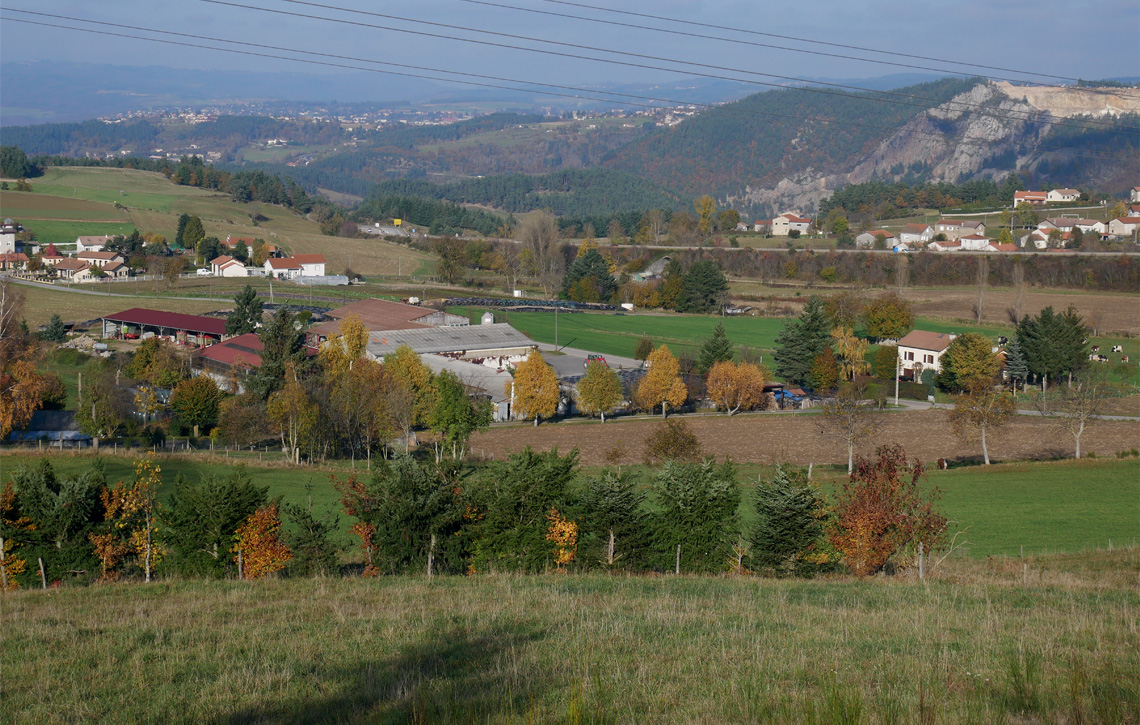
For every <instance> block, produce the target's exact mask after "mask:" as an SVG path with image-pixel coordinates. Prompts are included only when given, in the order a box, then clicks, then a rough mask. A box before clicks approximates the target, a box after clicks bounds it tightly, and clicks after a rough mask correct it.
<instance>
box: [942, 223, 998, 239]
mask: <svg viewBox="0 0 1140 725" xmlns="http://www.w3.org/2000/svg"><path fill="white" fill-rule="evenodd" d="M934 233H935V235H938V234H945V235H946V238H947V239H951V240H953V239H958V238H959V237H964V236H967V235H969V234H985V233H986V225H985V223H984V222H976V221H972V220H963V219H939V220H938V223H937V224H935V225H934Z"/></svg>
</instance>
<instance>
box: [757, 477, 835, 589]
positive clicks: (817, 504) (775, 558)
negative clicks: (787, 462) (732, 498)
mask: <svg viewBox="0 0 1140 725" xmlns="http://www.w3.org/2000/svg"><path fill="white" fill-rule="evenodd" d="M753 503H754V505H755V508H756V523H755V525H754V526H753V528H752V535H751V543H752V560H753V561H754V562H756V564H757V565H758V566H761V567H764V568H767V569H775V570H776V571H781V572H787V573H791V574H798V573H803V572H805V571H807V570H810V569H811V568H812V565H811V564H810V562H809V561H808V560H807V556H808V555H809V554H810V553H811V551H812V549H813V548H814V547H815V545H816V544H817V543H819V540H820V539H821V537H822V536H823V525H822V521H823V517H822V515H821V513H822V508H823V501H822V499H821V498H820V495H819V492H818V490H817V489H815V488H813V487H812V486H811V484H809V483H808V481H807V476H806V475H804V473H803V472H802V471H799V470H795V469H789V468H786V467H784V466H783V465H779V464H777V466H776V473H775V475H773V476H772V478H771V479H769V480H767V481H761V482H759V483H758V484H757V486H756V491H755V493H754V494H753Z"/></svg>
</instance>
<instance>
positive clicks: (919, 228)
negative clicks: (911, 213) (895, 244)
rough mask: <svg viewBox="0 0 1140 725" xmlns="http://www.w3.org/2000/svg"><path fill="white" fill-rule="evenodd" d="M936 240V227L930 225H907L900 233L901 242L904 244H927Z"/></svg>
mask: <svg viewBox="0 0 1140 725" xmlns="http://www.w3.org/2000/svg"><path fill="white" fill-rule="evenodd" d="M931 239H934V227H933V226H932V225H930V224H907V225H906V226H904V227H903V228H902V231H901V232H899V241H900V242H902V243H903V244H915V243H922V244H925V243H926V242H929V241H930V240H931Z"/></svg>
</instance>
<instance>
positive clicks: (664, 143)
mask: <svg viewBox="0 0 1140 725" xmlns="http://www.w3.org/2000/svg"><path fill="white" fill-rule="evenodd" d="M976 83H977V80H976V79H971V80H967V79H957V78H945V79H942V80H939V81H933V82H930V83H923V84H920V85H916V86H908V87H906V88H900V89H898V91H897V92H899V93H907V94H912V95H916V96H924V97H929V98H932V99H935V100H934V101H930V102H921V101H916V100H913V99H903V100H906V101H907V103H914V104H917V105H913V106H912V105H896V104H890V103H881V102H878V101H876V100H873V99H879V98H882V97H883V96H882V94H880V93H858V94H856V93H850V94H848V93H839V92H836V93H835V94H821V93H814V92H812V91H808V90H801V89H793V90H780V91H769V92H765V93H757V94H755V95H752V96H749V97H747V98H744V99H742V100H740V101H737V102H735V103H730V104H726V105H724V106H720V107H718V108H716V109H713V110H710V111H706V112H704V113H701V114H699V115H697V116H696V117H694V118H692V119H690V120H688V121H685V122H683V123H681V124H679V125H677V126H674V127H671V128H666V129H661V130H659V131H657V132H656V133H653V134H651V135H649V136H648V137H646V138H643V139H639V140H637V141H634V142H632V143H630V144H629V145H627V146H626V147H624V148H623V149H621V150H620V151H617V152H615V153H614V154H613V155H612V156H611V157H610V158H609V159H607V160H606V161H605V166H606V167H607V168H611V169H616V170H621V171H626V172H628V173H631V174H636V175H638V176H641V177H643V178H646V179H649V180H651V181H654V182H656V183H658V184H661V185H663V186H667V187H669V188H671V189H675V190H677V191H678V192H683V193H685V194H688V195H693V196H695V195H700V194H706V193H707V194H713V195H714V196H718V197H723V196H725V195H727V194H730V193H735V192H737V191H739V190H740V189H741V187H743V186H745V185H761V184H775V183H776V182H778V181H780V180H781V179H783V178H785V177H788V176H791V175H794V174H796V173H797V172H801V171H805V170H807V169H809V168H810V169H815V170H816V171H821V172H824V173H827V172H834V171H845V170H848V169H849V168H851V167H852V166H854V165H855V163H857V162H858V161H859V160H860V159H861V158H862V157H863V156H864V155H866V153H867V152H868V150H869V149H870V148H871V147H873V146H874V145H875V144H877V143H878V142H879V141H881V140H883V139H884V138H886V137H888V136H889V135H890V134H891V133H892V132H893V131H894V130H896V129H897V128H898V127H899V126H901V125H902V124H903V123H905V122H906V121H907V120H908V119H909V118H911V117H913V116H914V115H916V114H917V113H919V112H921V111H922V110H923V109H924V108H930V107H934V106H937V105H938V104H939V103H941V102H944V101H946V100H949V99H950V98H952V97H953V96H955V95H957V94H959V93H962V92H963V91H965V90H967V89H968V88H970V87H971V86H972V85H974V84H976ZM804 119H813V120H804ZM830 120H834V121H843V122H845V123H826V121H830ZM851 124H860V125H851Z"/></svg>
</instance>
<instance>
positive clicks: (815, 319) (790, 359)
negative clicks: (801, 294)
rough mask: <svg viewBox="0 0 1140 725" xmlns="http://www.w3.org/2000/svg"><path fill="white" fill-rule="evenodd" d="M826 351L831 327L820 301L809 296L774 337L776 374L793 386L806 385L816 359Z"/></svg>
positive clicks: (829, 343) (829, 344)
mask: <svg viewBox="0 0 1140 725" xmlns="http://www.w3.org/2000/svg"><path fill="white" fill-rule="evenodd" d="M829 347H831V325H830V322H829V321H828V319H827V311H826V310H825V309H824V306H823V301H822V300H821V299H820V298H819V297H817V296H814V295H813V296H812V297H811V298H810V299H809V300H808V301H807V304H806V305H804V309H803V312H802V313H800V316H799V317H798V318H797V319H795V320H790V321H789V322H788V323H787V324H786V325H784V329H783V330H781V331H780V334H779V335H778V336H777V337H776V354H775V356H774V357H775V360H776V374H777V375H779V376H780V377H782V378H784V379H785V380H787V381H788V382H791V383H795V384H797V385H802V384H804V383H806V382H807V381H808V377H809V374H810V372H811V365H812V363H813V362H814V361H815V357H816V355H819V354H820V353H821V352H823V351H824V350H825V349H827V348H829Z"/></svg>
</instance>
